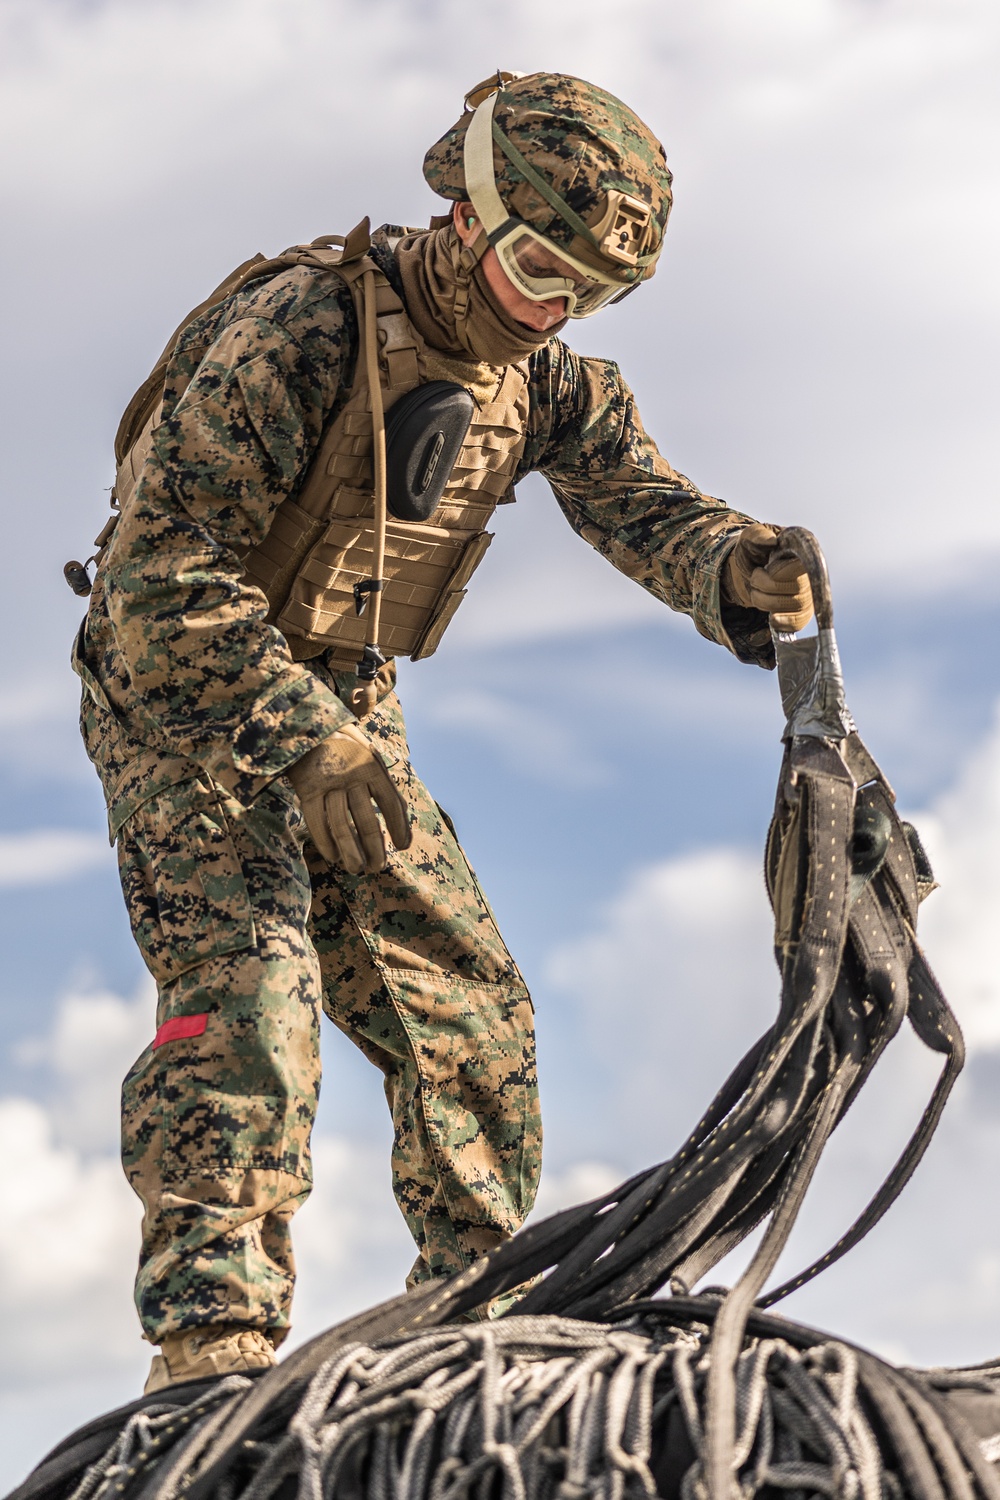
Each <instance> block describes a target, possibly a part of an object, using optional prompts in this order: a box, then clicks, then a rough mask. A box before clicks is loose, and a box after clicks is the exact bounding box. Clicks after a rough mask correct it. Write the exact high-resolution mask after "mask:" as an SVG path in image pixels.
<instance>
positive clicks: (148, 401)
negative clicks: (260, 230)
mask: <svg viewBox="0 0 1000 1500" xmlns="http://www.w3.org/2000/svg"><path fill="white" fill-rule="evenodd" d="M370 247H371V223H370V221H369V220H368V219H367V218H364V219H362V220H361V223H360V224H356V225H355V227H354V228H353V229H352V230H351V232H350V234H348V235H339V234H324V235H321V236H320V237H319V238H318V239H315V240H312V241H311V242H310V243H309V244H308V245H292V246H291V248H290V249H288V250H283V251H282V252H281V254H280V255H276V256H274V257H273V258H272V259H271V260H268V259H267V258H266V257H265V256H263V255H259V254H258V255H254V256H251V258H250V259H249V260H245V261H244V262H243V264H242V265H240V266H237V267H236V270H235V271H231V272H230V274H229V275H228V276H227V277H226V279H225V280H224V281H222V282H220V283H219V285H218V286H217V287H216V288H215V290H214V291H213V292H210V293H209V295H208V296H207V297H206V298H205V300H204V301H203V302H199V303H198V306H197V307H194V308H192V309H191V311H190V312H189V313H188V315H187V317H186V318H183V319H182V320H181V322H180V324H179V325H178V326H177V328H175V329H174V331H173V333H172V334H171V335H170V338H169V339H168V340H167V345H166V348H165V349H164V351H163V353H162V354H161V355H160V357H159V359H158V360H157V361H156V364H155V365H154V366H153V368H152V370H151V371H150V373H149V374H148V375H147V377H146V379H145V380H144V381H143V383H142V385H141V386H140V387H139V389H138V390H137V391H136V393H135V395H134V396H133V397H132V399H131V401H130V402H129V404H128V406H127V407H126V408H125V411H124V413H123V415H122V419H121V421H120V423H119V424H118V432H117V434H116V435H115V463H116V464H121V462H122V460H123V459H124V457H125V455H126V453H127V452H128V451H129V449H130V448H131V447H132V444H133V443H134V442H135V441H136V439H137V438H138V436H139V434H140V433H141V432H142V429H143V427H144V426H145V425H146V423H147V421H148V420H149V418H150V416H151V414H152V413H153V411H154V410H155V408H156V404H157V402H158V401H159V399H160V397H161V396H162V394H163V384H164V380H165V378H166V373H167V365H168V363H169V361H170V358H171V355H172V354H173V352H174V350H175V349H176V347H177V341H178V339H179V338H180V336H181V334H182V333H183V332H184V330H185V328H188V327H190V325H191V324H192V323H193V322H194V320H195V319H196V318H200V317H201V315H202V313H206V312H209V311H210V310H211V309H212V308H213V307H218V306H219V304H220V303H222V302H225V300H226V299H227V298H228V297H232V296H235V294H236V293H237V292H239V291H242V289H243V288H244V287H245V286H246V285H247V284H248V283H249V282H251V281H257V280H259V279H260V278H262V277H265V276H274V275H276V274H277V273H278V272H279V271H285V270H287V269H288V268H289V267H290V266H313V267H315V269H316V270H320V271H327V270H338V271H339V270H340V268H341V267H342V266H343V267H344V269H345V270H347V268H348V267H349V266H350V265H351V264H352V263H353V262H356V261H359V260H360V259H361V258H362V257H363V256H364V255H365V254H366V252H367V251H368V250H369V248H370ZM346 279H347V278H346V277H345V280H346Z"/></svg>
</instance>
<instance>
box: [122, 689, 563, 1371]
mask: <svg viewBox="0 0 1000 1500" xmlns="http://www.w3.org/2000/svg"><path fill="white" fill-rule="evenodd" d="M363 728H364V729H365V731H366V732H367V733H368V734H369V735H370V736H371V738H372V740H373V742H374V743H375V745H376V746H377V748H378V749H379V751H380V753H381V754H382V756H383V758H384V759H385V760H386V762H387V764H388V765H389V770H390V775H391V776H392V777H393V778H394V780H395V782H396V784H397V786H398V787H399V789H400V791H401V792H402V794H403V796H404V798H405V800H406V802H407V805H408V807H409V809H410V817H411V820H412V822H413V825H414V834H413V842H412V844H411V847H410V848H409V849H408V850H407V851H406V852H405V853H403V854H399V853H396V854H393V855H391V856H390V860H389V864H388V866H387V868H386V870H385V871H384V872H383V873H382V874H381V875H377V876H368V877H352V876H349V875H347V874H345V873H344V872H343V871H340V870H337V869H334V868H331V867H330V866H329V865H327V864H326V863H325V862H324V861H323V860H322V859H320V857H319V855H318V854H317V852H316V850H315V849H314V848H313V846H312V845H311V844H310V843H308V842H307V841H305V839H304V828H303V823H302V818H301V813H300V812H299V809H298V804H297V802H296V799H295V797H294V796H293V794H292V791H291V787H290V784H289V783H288V781H287V780H286V779H285V778H283V777H282V778H279V779H278V780H277V781H275V782H273V783H272V784H271V785H270V786H269V787H268V788H267V789H266V790H265V791H264V792H262V793H261V794H260V795H259V796H258V797H257V798H256V799H255V800H254V802H253V803H252V804H251V805H250V806H243V805H241V804H240V803H238V802H236V801H234V800H232V799H231V798H228V797H227V796H226V795H224V794H223V793H221V792H220V790H219V788H218V787H217V786H215V785H214V784H213V783H212V782H211V781H209V780H207V779H204V780H199V779H194V780H188V781H185V782H182V783H181V784H180V785H176V786H172V787H169V788H167V789H166V790H165V791H162V792H161V793H160V794H159V795H157V796H154V797H151V798H150V799H149V800H147V801H145V802H144V803H143V804H142V805H141V806H140V807H139V808H138V810H137V811H136V812H135V813H134V814H133V816H132V817H131V818H130V819H129V821H128V822H127V823H126V824H125V826H124V828H123V829H122V830H121V833H120V835H119V839H118V850H119V865H120V871H121V879H122V887H123V890H124V893H125V899H126V902H127V905H128V909H129V914H130V918H131V922H132V928H133V932H134V934H135V937H136V940H137V942H138V944H139V947H140V949H141V951H142V954H143V957H144V959H145V961H146V963H147V965H148V967H149V969H150V970H151V972H152V973H153V975H154V977H155V978H156V980H157V984H158V1009H157V1032H156V1036H155V1038H154V1040H153V1042H152V1044H151V1045H150V1046H149V1047H148V1048H147V1049H146V1050H145V1051H144V1052H143V1053H142V1055H141V1056H140V1057H139V1059H138V1060H137V1062H136V1063H135V1065H134V1066H133V1068H132V1069H131V1070H130V1072H129V1074H128V1076H127V1078H126V1080H125V1084H124V1088H123V1095H122V1120H123V1124H122V1155H123V1162H124V1166H125V1171H126V1174H127V1176H128V1178H129V1181H130V1182H131V1184H132V1186H133V1188H134V1189H135V1191H136V1192H137V1194H138V1195H139V1197H140V1198H141V1200H142V1203H143V1206H144V1210H145V1213H144V1218H143V1228H142V1248H141V1254H140V1264H139V1273H138V1278H137V1282H136V1305H137V1307H138V1311H139V1316H140V1320H141V1322H142V1326H143V1330H144V1332H145V1334H146V1337H147V1338H148V1339H149V1340H150V1341H151V1342H153V1343H158V1342H159V1341H160V1340H161V1339H162V1338H163V1337H164V1336H165V1335H166V1334H168V1333H172V1332H175V1331H177V1330H179V1329H183V1328H189V1327H192V1326H196V1325H203V1324H208V1323H219V1322H235V1323H243V1324H248V1325H252V1326H254V1327H259V1328H264V1329H269V1330H271V1331H272V1334H273V1335H274V1337H275V1341H276V1342H280V1339H281V1337H282V1336H283V1334H284V1332H285V1331H286V1330H287V1328H288V1326H289V1310H290V1304H291V1298H292V1290H293V1285H294V1277H295V1267H294V1259H293V1255H292V1246H291V1238H290V1220H291V1218H292V1215H293V1214H294V1212H295V1210H296V1209H297V1208H298V1207H299V1206H300V1205H301V1204H302V1203H303V1202H304V1200H305V1199H306V1197H307V1196H308V1193H309V1191H310V1187H311V1165H310V1154H309V1138H310V1132H311V1129H312V1124H313V1118H314V1115H315V1111H316V1104H317V1099H318V1095H319V1083H320V1066H319V1013H320V1009H321V1008H322V1009H324V1010H325V1011H326V1013H327V1015H328V1016H330V1018H331V1019H332V1020H333V1021H334V1022H335V1023H336V1025H337V1026H339V1027H340V1029H341V1030H342V1031H344V1032H345V1033H346V1034H347V1035H348V1036H349V1037H350V1038H351V1040H352V1041H354V1042H355V1043H356V1044H357V1045H358V1046H359V1047H360V1048H361V1050H362V1051H363V1052H364V1053H365V1055H366V1056H367V1057H368V1058H370V1060H371V1061H372V1062H373V1063H375V1065H376V1066H377V1067H378V1068H380V1069H381V1071H382V1074H383V1077H384V1084H385V1093H386V1098H387V1100H388V1103H389V1108H390V1110H391V1113H392V1119H393V1124H394V1141H393V1149H392V1181H393V1190H394V1192H395V1195H396V1200H397V1202H398V1204H399V1207H400V1209H401V1210H402V1212H403V1215H404V1217H405V1219H406V1222H407V1224H408V1226H409V1228H410V1231H411V1233H412V1235H413V1238H414V1240H415V1241H416V1244H417V1247H418V1250H419V1255H418V1257H417V1261H416V1264H415V1265H414V1268H413V1270H412V1271H411V1273H410V1283H411V1284H412V1283H413V1282H414V1281H419V1280H423V1279H425V1278H426V1277H428V1276H433V1275H441V1274H444V1273H447V1272H451V1271H454V1270H458V1269H461V1268H462V1267H464V1266H466V1265H468V1264H469V1263H470V1261H472V1260H473V1259H475V1258H476V1257H477V1256H480V1255H483V1254H485V1253H486V1252H487V1251H488V1250H490V1249H491V1248H492V1247H493V1246H494V1245H496V1244H498V1243H499V1242H500V1241H501V1240H503V1239H505V1238H507V1237H508V1236H509V1235H510V1234H511V1233H512V1232H513V1231H514V1230H515V1229H517V1228H518V1226H519V1225H520V1224H521V1222H522V1221H523V1219H524V1217H525V1215H526V1214H527V1213H528V1211H529V1210H530V1208H531V1205H532V1202H533V1201H534V1195H535V1189H536V1186H537V1179H538V1173H539V1167H540V1155H541V1126H540V1120H539V1111H538V1094H537V1084H536V1077H535V1062H534V1033H533V1021H532V1011H531V1002H530V1000H529V997H528V993H527V990H526V989H525V986H524V982H523V980H522V979H521V976H520V974H519V973H518V970H517V968H516V966H515V964H514V962H513V960H512V958H511V956H510V954H509V953H508V951H507V949H506V947H505V945H504V943H503V940H502V939H501V937H500V934H499V932H498V931H497V927H496V923H495V921H494V918H493V915H492V913H491V911H490V909H489V906H488V905H487V903H486V901H485V899H484V898H483V895H482V893H481V891H480V889H479V886H478V884H477V882H476V878H475V875H474V874H473V872H472V870H471V869H470V867H469V864H468V862H467V860H466V858H465V855H464V854H463V852H462V850H461V848H460V847H459V844H458V842H457V840H456V838H455V833H454V830H453V828H452V826H451V824H450V822H449V820H448V818H447V817H446V815H445V814H444V813H442V811H441V809H440V808H439V807H438V806H437V804H436V803H435V802H434V801H433V799H432V798H431V797H430V795H429V793H428V792H427V790H426V789H425V788H424V786H423V785H422V783H421V782H420V781H419V780H418V779H417V777H416V776H415V774H414V772H413V769H412V767H411V765H410V759H409V752H408V748H407V744H406V734H405V728H404V725H403V719H402V714H401V712H400V708H399V703H398V700H397V699H396V696H395V694H394V693H393V694H390V695H389V696H388V697H386V698H384V699H383V700H382V702H381V703H380V704H379V705H378V707H377V708H376V710H375V712H374V713H373V714H371V715H370V716H369V717H368V718H367V719H366V720H365V721H364V724H363Z"/></svg>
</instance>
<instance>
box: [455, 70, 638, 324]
mask: <svg viewBox="0 0 1000 1500" xmlns="http://www.w3.org/2000/svg"><path fill="white" fill-rule="evenodd" d="M498 98H499V93H492V94H490V95H489V96H488V97H487V98H485V99H483V101H482V102H481V103H479V104H478V105H477V106H476V109H475V112H474V114H473V116H472V119H471V120H470V121H469V126H468V129H467V131H466V133H465V190H466V192H467V194H468V196H469V201H470V203H471V204H472V206H473V208H474V209H475V210H476V213H477V214H478V215H479V220H480V223H481V224H482V226H483V229H484V230H485V232H486V235H487V238H488V239H489V242H490V245H491V246H492V248H493V249H494V250H495V251H496V254H497V259H498V260H499V262H500V265H501V266H502V268H503V271H504V274H505V275H506V277H507V279H508V281H510V282H511V284H512V285H513V286H514V287H515V289H516V290H517V291H519V292H520V293H521V295H522V297H527V298H528V300H529V301H530V302H549V301H551V300H552V299H554V298H556V297H565V299H566V315H567V317H570V318H589V317H590V316H591V314H592V313H595V312H597V311H598V310H599V309H600V308H602V307H606V306H607V305H608V303H609V302H619V301H620V300H621V298H622V297H627V296H628V294H629V292H632V291H634V290H635V288H636V287H637V286H638V285H639V284H640V279H639V278H638V277H637V278H636V280H635V281H633V282H632V283H631V285H624V286H623V285H622V282H621V281H620V280H618V279H616V278H615V277H613V276H609V275H605V274H604V273H603V272H601V271H598V270H597V269H596V268H595V267H594V266H590V265H587V264H586V263H585V262H584V261H582V260H579V259H578V258H577V257H576V256H575V255H572V254H571V253H570V252H569V251H568V250H566V249H565V248H564V247H563V246H562V245H557V244H556V243H555V242H554V241H552V240H550V239H548V238H547V237H546V236H545V235H544V234H540V233H539V232H538V230H537V229H533V228H532V226H531V225H530V224H526V223H525V222H524V220H523V219H515V218H511V216H510V214H509V213H508V212H507V209H506V208H505V207H504V203H503V199H502V198H501V197H500V194H499V192H498V191H497V185H496V177H495V174H494V170H493V142H494V139H496V140H497V143H498V144H499V145H500V147H501V149H502V150H503V151H504V152H505V154H506V155H507V156H509V157H510V158H511V160H512V161H513V162H514V164H515V166H516V167H517V169H518V170H519V171H520V172H522V173H523V174H524V175H526V176H528V178H529V180H530V181H531V182H532V183H533V184H534V186H536V187H538V188H541V187H543V186H544V188H545V190H546V191H545V192H544V194H543V196H545V197H546V198H548V199H549V201H550V202H552V203H553V206H554V207H555V208H556V212H557V213H559V215H560V217H561V218H563V219H564V220H566V222H568V223H569V224H570V227H571V228H574V229H576V230H577V232H578V233H580V232H582V234H583V236H584V237H585V238H587V239H591V240H593V241H594V243H595V245H596V246H597V247H598V248H599V250H600V252H601V253H602V254H604V255H607V256H608V258H609V259H613V260H617V261H619V262H620V263H621V264H622V266H623V267H629V268H632V267H639V266H642V265H644V264H646V263H647V262H648V260H650V259H653V258H655V257H643V256H640V255H639V253H638V252H639V249H640V248H641V245H642V241H643V239H644V238H645V232H646V228H647V226H648V224H649V207H648V205H647V204H645V203H643V202H641V200H639V199H637V198H632V197H631V196H629V195H628V194H626V193H609V194H608V197H609V200H610V201H609V207H608V213H607V214H606V216H605V219H604V220H603V221H602V223H601V224H600V225H598V227H597V231H594V230H592V229H591V228H590V227H589V225H586V224H584V223H583V222H582V221H577V219H576V215H575V214H574V213H573V212H572V210H571V209H570V208H569V205H568V204H565V203H563V202H562V200H561V199H560V198H558V197H557V195H556V194H555V193H554V191H553V190H552V188H551V187H549V186H548V184H547V183H545V182H544V179H540V178H539V176H538V174H537V173H536V172H534V170H533V169H532V168H531V167H530V165H529V164H528V163H527V162H525V161H524V159H523V157H521V156H520V153H519V152H517V151H516V149H515V148H514V146H513V145H512V143H511V142H510V141H508V140H507V138H506V137H505V136H504V135H503V133H502V132H501V131H499V130H497V129H496V128H495V127H494V123H493V111H494V108H495V106H496V102H497V99H498ZM574 221H575V222H574ZM599 233H603V238H598V234H599Z"/></svg>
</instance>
